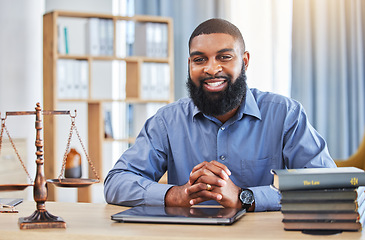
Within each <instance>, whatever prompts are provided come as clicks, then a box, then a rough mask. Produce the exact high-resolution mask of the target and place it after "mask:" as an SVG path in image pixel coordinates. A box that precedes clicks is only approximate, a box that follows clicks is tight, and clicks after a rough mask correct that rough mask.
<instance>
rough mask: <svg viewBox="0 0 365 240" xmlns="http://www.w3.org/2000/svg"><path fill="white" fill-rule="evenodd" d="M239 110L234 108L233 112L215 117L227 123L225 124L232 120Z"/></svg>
mask: <svg viewBox="0 0 365 240" xmlns="http://www.w3.org/2000/svg"><path fill="white" fill-rule="evenodd" d="M237 109H238V107H236V108H234V109H233V110H231V111H229V112H227V113H225V114H223V115H220V116H214V117H215V118H217V119H218V120H219V121H221V122H222V123H225V122H227V120H228V119H230V118H231V117H233V116H234V115H235V114H236V112H237Z"/></svg>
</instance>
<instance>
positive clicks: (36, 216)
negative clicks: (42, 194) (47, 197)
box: [18, 210, 66, 229]
mask: <svg viewBox="0 0 365 240" xmlns="http://www.w3.org/2000/svg"><path fill="white" fill-rule="evenodd" d="M18 223H19V228H20V229H40V228H66V222H65V221H63V219H62V218H60V217H57V216H54V215H52V214H50V213H49V212H48V211H47V210H36V211H35V212H34V213H33V214H32V215H30V216H29V217H22V218H19V221H18Z"/></svg>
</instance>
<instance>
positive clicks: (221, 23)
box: [189, 18, 246, 52]
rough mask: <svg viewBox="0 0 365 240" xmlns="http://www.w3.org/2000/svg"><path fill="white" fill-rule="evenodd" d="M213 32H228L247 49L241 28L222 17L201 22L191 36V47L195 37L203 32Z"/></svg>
mask: <svg viewBox="0 0 365 240" xmlns="http://www.w3.org/2000/svg"><path fill="white" fill-rule="evenodd" d="M211 33H226V34H229V35H231V36H232V37H234V38H235V39H236V40H238V41H239V42H240V43H241V44H242V47H243V52H244V51H245V48H246V46H245V41H244V40H243V37H242V34H241V32H240V30H239V29H238V28H237V27H236V26H235V25H234V24H232V23H231V22H229V21H227V20H224V19H221V18H211V19H209V20H206V21H205V22H202V23H201V24H199V25H198V26H197V27H196V28H195V30H194V31H193V33H192V34H191V36H190V39H189V49H190V46H191V41H192V40H193V38H195V37H197V36H199V35H202V34H211Z"/></svg>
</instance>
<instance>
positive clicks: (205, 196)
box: [189, 191, 223, 206]
mask: <svg viewBox="0 0 365 240" xmlns="http://www.w3.org/2000/svg"><path fill="white" fill-rule="evenodd" d="M190 198H191V199H190V201H189V204H190V205H191V206H192V205H196V204H199V203H202V202H205V201H208V200H216V201H220V200H222V198H223V197H222V195H221V194H219V193H215V192H211V191H200V192H198V193H194V194H192V195H190Z"/></svg>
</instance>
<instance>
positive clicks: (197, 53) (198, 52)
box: [190, 51, 204, 57]
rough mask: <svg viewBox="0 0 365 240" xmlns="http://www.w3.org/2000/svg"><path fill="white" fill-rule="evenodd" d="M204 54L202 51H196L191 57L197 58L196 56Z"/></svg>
mask: <svg viewBox="0 0 365 240" xmlns="http://www.w3.org/2000/svg"><path fill="white" fill-rule="evenodd" d="M203 54H204V53H203V52H200V51H194V52H191V53H190V57H192V56H196V55H203Z"/></svg>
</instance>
